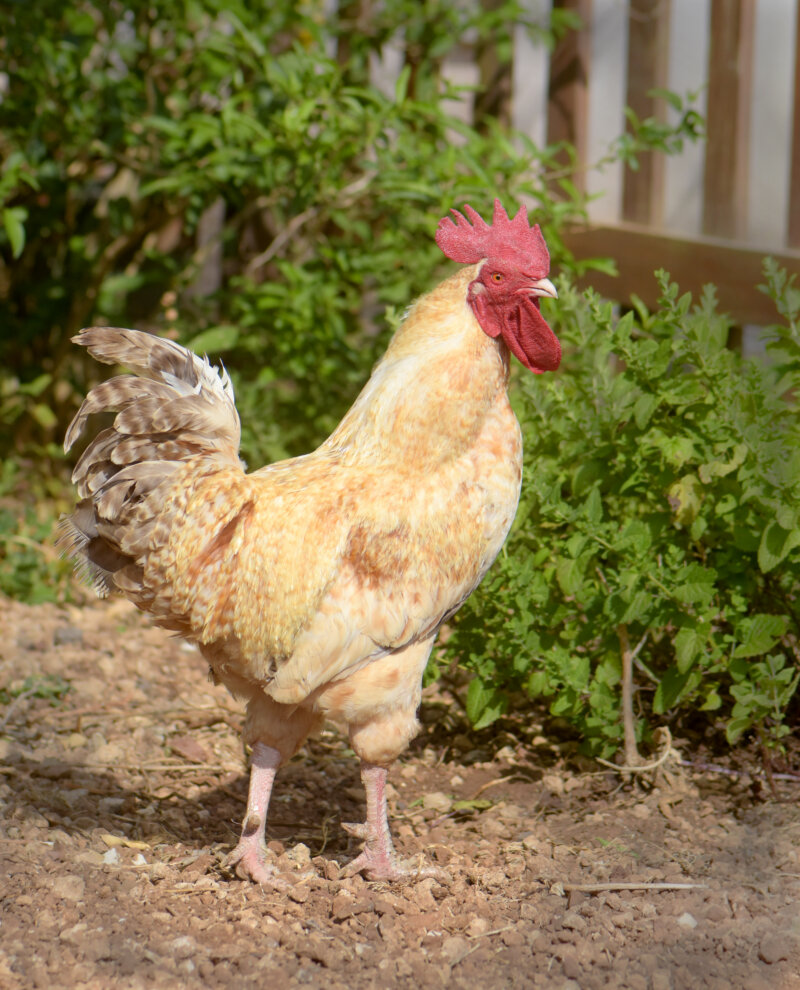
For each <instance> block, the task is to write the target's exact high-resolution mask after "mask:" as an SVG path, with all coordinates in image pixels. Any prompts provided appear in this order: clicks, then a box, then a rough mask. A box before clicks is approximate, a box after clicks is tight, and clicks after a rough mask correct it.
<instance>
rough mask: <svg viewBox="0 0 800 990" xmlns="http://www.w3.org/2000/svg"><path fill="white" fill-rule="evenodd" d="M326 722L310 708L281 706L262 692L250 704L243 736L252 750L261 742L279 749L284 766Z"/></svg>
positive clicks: (256, 694) (253, 696)
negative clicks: (253, 746)
mask: <svg viewBox="0 0 800 990" xmlns="http://www.w3.org/2000/svg"><path fill="white" fill-rule="evenodd" d="M323 721H324V717H323V716H322V715H320V714H318V713H317V712H315V711H312V710H311V708H300V707H299V706H297V705H281V704H279V703H278V702H277V701H273V700H272V698H270V697H268V696H267V695H266V694H264V693H263V692H262V691H261V690H256V691H254V692H253V694H252V695H251V697H250V699H249V700H248V702H247V716H246V718H245V723H244V731H243V733H242V735H243V738H244V741H245V742H246V743H248V744H249V745H250V746H252V745H253V744H254V743H257V742H260V743H263V744H264V745H265V746H271V747H272V748H273V749H277V750H278V752H279V753H280V754H281V765H282V766H283V764H285V763H288V762H289V760H291V758H292V757H293V756H294V754H295V753H296V752H297V751H298V750H299V749H300V747H301V746H302V745H303V743H304V742H305V741H306V739H307V738H308V736H310V735H311V734H312V733H314V732H317V731H319V729H320V728H322V723H323Z"/></svg>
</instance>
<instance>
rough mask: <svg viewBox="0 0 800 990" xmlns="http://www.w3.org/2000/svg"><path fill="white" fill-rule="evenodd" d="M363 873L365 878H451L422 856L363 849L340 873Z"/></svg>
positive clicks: (445, 879)
mask: <svg viewBox="0 0 800 990" xmlns="http://www.w3.org/2000/svg"><path fill="white" fill-rule="evenodd" d="M358 873H361V874H363V876H364V878H365V879H366V880H372V881H377V880H394V881H398V880H424V879H427V878H430V879H433V880H439V881H440V882H442V883H445V882H447V881H449V880H451V879H452V878H451V877H450V874H449V873H447V872H446V871H445V870H442V869H440V868H439V867H438V866H430V865H428V864H426V863H425V862H424V861H423V859H422V857H421V856H420V857H418V858H416V859H397V858H395V857H394V856H389V857H386V856H380V855H375V854H374V853H373V852H371V851H370V850H369V849H365V850H364V851H363V852H362V853H360V855H358V856H356V858H355V859H354V860H352V862H350V863H347V864H346V865H345V866H344V867H342V870H341V875H342V876H344V877H354V876H356V874H358Z"/></svg>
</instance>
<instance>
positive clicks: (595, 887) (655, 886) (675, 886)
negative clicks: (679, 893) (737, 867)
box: [558, 882, 708, 894]
mask: <svg viewBox="0 0 800 990" xmlns="http://www.w3.org/2000/svg"><path fill="white" fill-rule="evenodd" d="M558 886H559V887H561V889H562V890H564V891H570V890H577V891H581V892H582V893H585V894H599V893H601V892H602V891H604V890H698V889H707V888H708V884H707V883H613V882H611V883H559V884H558Z"/></svg>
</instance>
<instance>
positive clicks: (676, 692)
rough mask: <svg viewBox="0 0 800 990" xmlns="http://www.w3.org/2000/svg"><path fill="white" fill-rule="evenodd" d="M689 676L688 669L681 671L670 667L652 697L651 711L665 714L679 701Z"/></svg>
mask: <svg viewBox="0 0 800 990" xmlns="http://www.w3.org/2000/svg"><path fill="white" fill-rule="evenodd" d="M691 677H692V674H691V672H690V671H687V672H686V673H681V671H680V670H678V668H677V667H670V668H669V669H668V670H667V672H666V673H665V674H664V676H663V677H662V678H661V681H660V682H659V685H658V687H657V688H656V693H655V696H654V697H653V711H654V712H655V714H656V715H665V714H666V713H667V712H668V711H669V710H670V709H671V708H673V707H674V706H675V705H676V704H677V703H678V701H680V699H681V697H682V696H683V694H684V692H685V691H686V688H687V685H688V684H689V680H690V678H691Z"/></svg>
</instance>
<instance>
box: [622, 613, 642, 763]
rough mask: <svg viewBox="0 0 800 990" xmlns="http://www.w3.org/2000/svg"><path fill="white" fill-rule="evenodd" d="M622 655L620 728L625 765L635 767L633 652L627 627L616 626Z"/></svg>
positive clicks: (639, 761)
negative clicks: (623, 744) (623, 738)
mask: <svg viewBox="0 0 800 990" xmlns="http://www.w3.org/2000/svg"><path fill="white" fill-rule="evenodd" d="M617 636H619V646H620V652H621V653H622V728H623V732H624V735H625V763H626V764H627V765H628V766H632V767H637V766H638V765H639V764H640V763H641V759H640V757H639V750H638V749H637V748H636V728H635V725H636V723H635V722H634V719H633V652H632V651H631V643H630V640H629V639H628V627H627V626H625V625H622V624H621V625H619V626H617Z"/></svg>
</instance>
